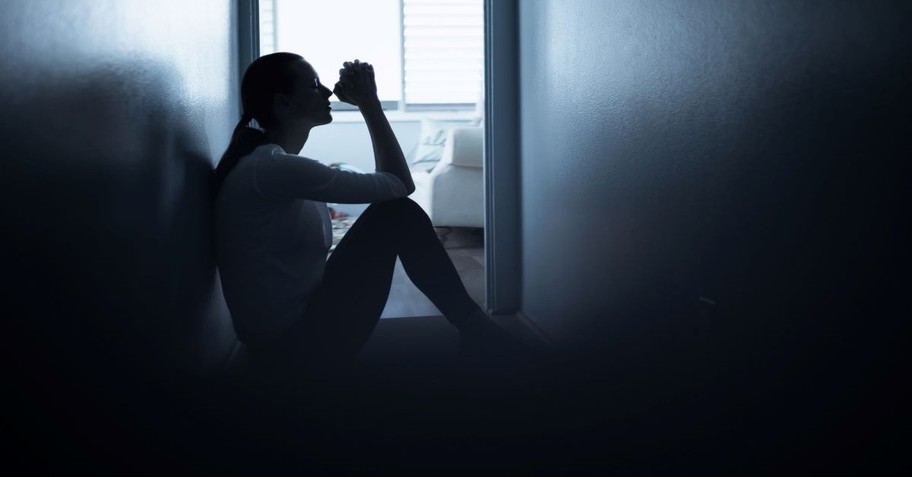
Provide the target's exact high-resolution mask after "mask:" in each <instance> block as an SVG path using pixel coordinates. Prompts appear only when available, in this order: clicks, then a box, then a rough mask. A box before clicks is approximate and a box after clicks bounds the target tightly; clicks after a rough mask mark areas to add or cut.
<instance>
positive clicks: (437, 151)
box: [410, 119, 479, 172]
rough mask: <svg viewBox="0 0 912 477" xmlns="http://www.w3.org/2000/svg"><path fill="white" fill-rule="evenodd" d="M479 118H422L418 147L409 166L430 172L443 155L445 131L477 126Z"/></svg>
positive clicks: (415, 169)
mask: <svg viewBox="0 0 912 477" xmlns="http://www.w3.org/2000/svg"><path fill="white" fill-rule="evenodd" d="M478 123H479V119H470V120H458V121H457V120H441V119H422V120H421V135H420V136H419V138H418V147H417V149H416V150H415V156H414V157H413V158H412V162H411V166H410V168H411V169H412V170H413V171H426V172H430V171H431V169H433V168H434V166H436V165H437V163H438V162H440V158H441V157H443V149H444V148H445V147H446V138H447V133H448V132H449V130H450V129H451V128H454V127H472V126H478Z"/></svg>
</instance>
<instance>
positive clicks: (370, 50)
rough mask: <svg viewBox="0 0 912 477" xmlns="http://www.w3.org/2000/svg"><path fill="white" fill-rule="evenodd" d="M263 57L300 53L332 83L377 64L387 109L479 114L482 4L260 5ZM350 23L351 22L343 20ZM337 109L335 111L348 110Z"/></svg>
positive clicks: (364, 1)
mask: <svg viewBox="0 0 912 477" xmlns="http://www.w3.org/2000/svg"><path fill="white" fill-rule="evenodd" d="M259 4H260V12H259V16H260V54H268V53H272V52H275V51H291V52H295V53H299V54H301V55H302V56H304V57H305V58H307V60H308V61H309V62H310V63H311V64H312V65H313V66H314V68H315V69H316V70H317V73H318V74H320V75H321V80H322V81H323V83H324V84H326V85H332V84H335V82H336V79H337V77H338V71H339V68H341V67H342V65H341V63H342V61H345V60H351V59H354V58H359V59H361V60H364V61H368V62H370V63H373V64H374V65H376V66H377V68H376V71H377V91H378V93H379V94H380V100H381V101H382V102H383V105H384V108H386V109H398V110H404V111H410V110H472V109H474V108H475V107H476V103H477V102H478V101H479V100H480V99H481V92H482V88H483V70H482V68H483V66H484V12H483V8H484V7H483V0H334V1H332V2H329V1H305V0H260V2H259ZM342 18H344V21H341V20H340V19H342ZM347 106H348V105H344V104H341V103H336V104H334V105H333V109H336V110H342V109H349V108H347Z"/></svg>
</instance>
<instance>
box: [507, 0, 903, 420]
mask: <svg viewBox="0 0 912 477" xmlns="http://www.w3.org/2000/svg"><path fill="white" fill-rule="evenodd" d="M519 6H520V14H519V24H520V36H519V38H520V55H521V56H520V69H521V77H522V84H521V101H522V103H521V104H522V106H521V109H522V111H521V123H522V126H521V128H522V132H521V134H522V141H521V147H522V158H521V170H522V172H521V175H522V179H521V182H522V185H521V203H522V213H521V222H522V227H521V228H522V243H521V246H522V263H523V269H522V308H523V311H524V312H525V313H526V314H527V315H528V316H529V317H530V318H531V319H532V320H533V321H534V322H535V323H536V324H538V325H539V326H541V327H542V328H543V329H544V330H545V331H546V332H547V333H549V334H550V335H551V336H552V337H553V338H555V340H556V341H557V342H558V344H559V345H561V346H562V347H563V349H564V350H566V351H567V352H568V353H576V354H579V355H580V356H583V355H590V356H600V357H601V359H593V360H591V361H588V362H587V361H583V362H582V363H588V364H580V366H587V365H588V366H591V367H593V368H601V369H603V370H605V372H608V373H618V374H615V375H614V377H613V378H605V379H609V380H610V379H619V378H618V376H619V375H620V374H623V373H630V372H631V370H633V372H635V373H640V374H641V378H640V381H638V382H640V383H642V382H643V381H644V380H654V381H655V382H657V383H658V382H664V383H666V384H667V383H668V382H669V381H668V380H673V381H676V382H678V381H680V383H679V384H677V385H676V386H680V387H672V386H670V385H669V386H668V387H667V388H665V389H663V391H661V392H663V393H666V394H665V396H668V397H666V399H674V398H672V397H671V396H683V395H687V393H686V392H684V391H682V390H683V389H685V388H687V389H691V387H693V386H698V384H696V383H704V384H705V383H707V382H715V383H717V384H718V383H725V384H718V386H729V388H728V390H729V391H731V390H733V389H739V390H740V391H738V392H740V393H743V394H741V395H740V397H741V398H744V400H742V401H737V402H740V404H739V405H740V406H745V407H742V409H745V408H749V406H751V405H762V406H767V405H768V406H773V405H774V404H771V403H775V405H776V406H778V405H781V406H794V407H795V408H796V409H797V408H799V407H800V406H802V405H804V404H807V403H810V402H811V397H810V396H814V397H817V398H822V399H821V401H820V402H819V403H818V406H817V407H816V409H817V411H808V413H807V414H805V415H803V417H801V421H800V422H801V423H803V424H807V423H808V422H815V424H819V422H818V421H813V420H814V419H818V418H819V419H824V418H823V417H821V414H820V413H821V412H825V411H823V410H822V409H827V406H828V405H833V406H835V405H834V404H833V402H834V401H833V400H834V399H836V398H834V397H833V396H843V397H844V398H845V399H849V398H848V397H846V396H850V395H854V394H853V393H854V392H855V390H857V389H859V386H861V387H864V386H868V385H870V386H874V383H879V384H883V385H886V384H884V383H886V382H888V379H887V378H886V377H885V376H886V375H887V374H886V373H887V371H886V370H888V369H890V367H891V364H890V363H892V360H893V359H895V357H896V356H897V354H896V353H898V349H899V347H898V345H897V341H896V338H895V335H896V334H897V333H898V327H899V326H900V324H899V323H898V321H899V320H897V319H895V318H894V317H895V316H897V314H898V313H900V312H901V310H904V309H905V310H907V309H908V305H907V304H906V303H904V302H901V301H900V297H901V294H900V290H901V288H900V287H901V286H907V285H908V276H909V275H908V247H907V245H905V244H904V243H903V240H907V238H908V222H907V217H904V216H903V215H901V214H902V213H901V210H900V209H901V208H902V207H903V206H901V205H900V204H907V203H909V193H908V184H907V182H908V181H907V179H901V177H905V176H904V175H902V174H900V172H899V164H900V161H901V160H905V159H906V158H908V157H909V151H910V136H909V134H908V130H909V119H908V118H909V116H908V111H909V106H910V101H909V94H908V92H907V88H908V84H909V79H910V70H909V65H910V51H912V50H910V48H909V46H910V45H909V43H910V41H909V35H907V34H906V32H905V30H906V28H907V27H906V26H905V25H906V24H907V22H908V20H909V13H910V8H909V6H908V5H907V4H899V3H898V2H865V3H858V2H845V1H841V2H792V1H779V0H777V1H772V2H770V1H742V2H725V1H713V0H699V1H689V2H658V1H638V0H637V1H614V2H604V1H601V0H589V1H584V0H577V1H568V0H561V1H522V2H519ZM902 283H905V285H901V284H902ZM701 298H703V300H701ZM713 304H715V305H713ZM906 313H907V312H906ZM659 363H661V364H659ZM646 370H648V372H647V371H646ZM739 376H740V377H739ZM631 379H634V378H631ZM727 380H729V381H727ZM683 381H689V384H688V383H683ZM862 382H865V383H867V384H865V385H862V384H861V383H862ZM773 383H776V384H773ZM656 386H657V387H658V386H660V385H659V384H656ZM765 386H766V388H765ZM700 389H702V390H701V391H699V393H703V394H699V393H698V394H693V393H692V394H690V395H691V396H700V398H704V399H706V400H707V402H716V403H718V401H714V399H721V398H719V397H718V396H719V395H723V394H719V395H717V396H715V397H713V398H710V397H708V394H707V393H708V391H706V389H707V388H706V387H704V388H700ZM713 389H715V390H716V391H720V388H719V387H716V388H713ZM773 389H774V390H776V391H775V392H774V391H773ZM786 389H790V390H791V391H793V392H792V393H789V392H787V391H786ZM810 389H814V392H810V391H808V393H804V391H803V390H810ZM691 391H693V389H691ZM780 391H781V392H780ZM626 392H627V391H619V394H614V395H613V396H614V398H616V397H617V396H619V395H623V394H625V393H626ZM656 392H657V393H658V392H660V391H656ZM694 392H696V391H694ZM732 392H733V391H732ZM675 393H682V394H675ZM750 393H754V394H753V396H754V397H753V398H751V399H753V400H749V399H748V398H746V396H748V395H749V394H750ZM840 393H844V394H840ZM724 395H725V396H727V397H731V395H730V394H724ZM761 396H762V397H763V398H762V399H768V401H765V402H763V403H762V404H758V403H759V400H760V399H761ZM640 397H643V396H640ZM700 398H694V399H695V400H696V399H700ZM657 399H658V398H657ZM730 402H736V401H735V400H732V401H730ZM748 403H749V404H748ZM840 404H845V403H844V402H843V403H840ZM732 405H734V404H732ZM593 406H595V404H593ZM837 408H839V409H843V408H842V407H832V408H829V410H828V411H826V412H837V411H833V409H837ZM719 409H721V408H716V412H721V411H719ZM764 409H766V410H768V411H769V410H770V409H772V407H764ZM776 409H781V408H776ZM679 410H680V409H679ZM694 410H695V408H690V409H689V411H694ZM704 411H707V412H709V411H708V410H706V409H704ZM796 412H797V411H796ZM687 415H688V413H687V412H681V413H677V414H675V416H677V417H680V416H687ZM745 415H747V413H746V414H745ZM771 415H774V413H773V411H770V416H771ZM677 417H676V418H677ZM730 417H731V416H729V415H728V414H726V417H725V418H718V419H722V420H725V419H728V418H730ZM793 417H794V415H793ZM856 417H857V416H856ZM881 417H882V416H881ZM752 418H756V419H757V422H755V423H754V424H756V423H758V422H762V420H763V419H762V418H761V417H760V414H759V413H758V414H755V415H753V416H752ZM682 419H684V418H682ZM688 419H689V417H688ZM739 419H741V417H739ZM743 419H747V417H744V418H743ZM716 422H721V421H716ZM776 422H777V423H781V422H780V421H776ZM797 422H798V421H797V420H796V421H795V422H792V423H791V424H790V425H793V426H800V424H797ZM808 428H811V427H808ZM783 429H786V428H783ZM789 429H792V428H791V427H789ZM815 429H816V428H815ZM682 432H683V431H682ZM796 432H797V431H796ZM793 435H796V434H793ZM805 437H807V436H805Z"/></svg>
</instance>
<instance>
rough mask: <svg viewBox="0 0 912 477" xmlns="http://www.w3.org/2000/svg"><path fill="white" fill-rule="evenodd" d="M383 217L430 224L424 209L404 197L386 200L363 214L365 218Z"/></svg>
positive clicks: (370, 207) (372, 205)
mask: <svg viewBox="0 0 912 477" xmlns="http://www.w3.org/2000/svg"><path fill="white" fill-rule="evenodd" d="M365 215H367V216H383V217H385V218H387V219H394V218H404V219H408V220H416V219H417V220H419V221H427V222H430V220H431V219H430V218H429V217H428V215H427V213H426V212H425V211H424V209H422V208H421V206H420V205H418V203H417V202H415V201H414V200H412V199H409V198H408V197H402V198H399V199H392V200H385V201H383V202H375V203H373V204H371V205H370V206H369V207H368V208H367V209H366V210H365V211H364V213H363V214H362V217H363V216H365Z"/></svg>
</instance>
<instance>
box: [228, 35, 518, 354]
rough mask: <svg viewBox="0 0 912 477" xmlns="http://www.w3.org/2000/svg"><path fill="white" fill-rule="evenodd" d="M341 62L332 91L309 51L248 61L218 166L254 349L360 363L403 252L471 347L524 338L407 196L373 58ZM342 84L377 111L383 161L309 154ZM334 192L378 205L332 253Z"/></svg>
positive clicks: (241, 320) (241, 316) (232, 297)
mask: <svg viewBox="0 0 912 477" xmlns="http://www.w3.org/2000/svg"><path fill="white" fill-rule="evenodd" d="M339 72H340V79H339V82H337V83H336V85H335V89H334V90H332V91H331V90H329V89H328V88H327V87H325V86H323V85H322V84H321V83H320V79H319V77H318V76H317V73H316V71H314V69H313V67H312V66H311V65H310V64H309V63H307V62H306V61H305V60H304V59H303V58H302V57H301V56H299V55H295V54H291V53H274V54H271V55H266V56H263V57H260V58H258V59H257V60H255V61H254V62H253V63H251V64H250V66H249V67H248V68H247V70H246V72H245V73H244V78H243V80H242V83H241V101H242V105H243V114H242V116H241V120H240V122H239V123H238V125H237V127H236V128H235V131H234V134H233V136H232V139H231V144H230V145H229V146H228V149H227V150H226V151H225V154H224V155H223V156H222V159H221V161H220V162H219V164H218V167H217V168H216V171H215V190H216V194H217V195H216V204H215V207H216V211H215V215H216V234H217V239H216V248H217V258H218V266H219V272H220V276H221V280H222V290H223V292H224V295H225V299H226V301H227V303H228V308H229V310H230V311H231V317H232V320H233V323H234V328H235V330H236V332H237V335H238V338H239V339H240V340H241V341H242V342H244V343H245V345H246V346H247V349H248V353H249V355H250V357H251V360H252V361H253V362H254V363H255V364H259V365H260V366H264V367H265V368H266V369H272V370H294V371H300V370H309V371H325V370H338V369H339V367H340V366H341V367H344V366H346V365H349V364H351V363H352V361H353V359H354V357H355V356H356V355H357V353H358V351H359V350H360V349H361V347H362V346H363V345H364V343H365V342H366V341H367V339H368V337H369V336H370V334H371V332H372V331H373V329H374V327H375V325H376V324H377V322H378V320H379V318H380V314H381V312H382V311H383V308H384V306H385V304H386V300H387V296H388V295H389V290H390V285H391V281H392V276H393V268H394V265H395V261H396V258H397V257H398V258H399V259H400V260H401V261H402V265H403V267H404V268H405V270H406V272H407V273H408V275H409V277H410V278H411V279H412V281H413V282H414V283H415V285H416V286H417V287H418V288H419V289H420V290H421V291H422V292H423V293H424V294H425V295H427V296H428V298H430V299H431V301H432V302H433V303H434V304H435V305H436V306H437V307H438V309H440V311H441V312H442V313H443V314H444V316H445V317H446V318H447V319H448V320H449V321H450V322H451V323H453V324H454V325H455V326H456V327H457V328H458V329H459V330H460V332H461V336H462V338H461V341H460V348H461V350H462V351H464V352H471V351H475V352H476V353H474V354H475V355H479V354H484V351H485V350H490V351H497V350H503V349H505V348H517V349H518V347H519V346H518V345H517V342H516V341H515V340H513V339H512V338H511V337H510V336H509V335H508V334H506V333H505V332H504V331H503V330H501V329H500V328H498V327H497V326H496V325H494V324H493V323H492V322H491V320H490V318H489V317H488V316H487V315H486V314H485V313H484V312H483V311H482V310H481V309H480V308H479V307H478V305H476V304H475V302H474V301H473V300H472V299H471V298H470V297H469V295H468V294H467V293H466V290H465V287H464V286H463V284H462V282H461V281H460V279H459V276H458V275H457V273H456V270H455V268H454V267H453V264H452V262H451V261H450V259H449V256H448V255H447V254H446V252H445V251H444V249H443V247H442V246H441V244H440V242H439V240H438V238H437V235H436V233H435V232H434V229H433V226H432V225H431V222H430V220H429V219H428V217H427V215H426V214H425V213H424V211H423V210H422V209H421V208H420V207H419V206H418V205H417V204H415V203H414V202H412V201H411V200H410V199H408V198H407V196H408V195H409V194H410V193H412V191H414V190H415V185H414V183H413V182H412V177H411V174H410V173H409V169H408V166H407V163H406V160H405V158H404V156H403V154H402V149H401V148H400V146H399V143H398V142H397V140H396V138H395V136H394V135H393V131H392V129H391V128H390V125H389V122H388V121H387V119H386V117H385V115H384V113H383V111H382V109H381V107H380V101H379V99H378V97H377V89H376V84H375V81H374V72H373V67H372V66H371V65H370V64H368V63H362V62H360V61H359V60H355V61H354V62H346V63H344V67H343V68H342V69H341V70H340V71H339ZM333 94H335V95H336V96H337V97H338V98H339V99H340V100H341V101H344V102H346V103H349V104H352V105H355V106H357V107H358V109H359V110H360V112H361V114H362V115H363V117H364V120H365V122H366V123H367V127H368V130H369V132H370V137H371V142H372V143H373V149H374V159H375V162H376V172H374V173H370V174H358V173H353V172H349V171H341V170H338V169H334V168H330V167H328V166H325V165H323V164H322V163H320V162H317V161H315V160H312V159H308V158H304V157H301V156H298V155H297V154H298V153H299V152H300V151H301V148H302V147H303V146H304V143H305V142H306V141H307V138H308V135H309V133H310V130H311V129H312V128H314V127H316V126H320V125H323V124H328V123H329V122H331V121H332V116H331V115H330V113H331V110H330V103H329V97H330V96H332V95H333ZM251 120H256V122H257V123H258V124H259V126H261V127H262V130H260V129H254V128H251V127H249V126H248V124H249V123H250V122H251ZM326 202H336V203H371V204H372V205H370V206H369V207H368V208H367V210H366V211H365V212H364V213H363V214H362V215H361V216H360V217H359V218H358V220H357V221H356V222H355V223H354V224H353V226H352V227H351V229H350V230H349V232H348V233H347V234H346V235H345V236H344V237H343V239H342V240H341V242H340V243H339V244H338V246H337V247H336V249H335V250H334V251H333V253H332V255H331V256H330V258H329V259H328V260H327V259H326V256H327V251H328V249H329V246H330V244H331V241H332V227H331V222H330V218H329V212H328V209H327V206H326ZM470 354H471V353H470Z"/></svg>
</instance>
